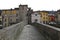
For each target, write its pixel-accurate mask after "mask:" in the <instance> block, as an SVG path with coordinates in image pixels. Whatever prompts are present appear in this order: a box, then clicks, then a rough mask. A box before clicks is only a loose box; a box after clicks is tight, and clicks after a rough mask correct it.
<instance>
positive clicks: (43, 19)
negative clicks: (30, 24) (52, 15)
mask: <svg viewBox="0 0 60 40" xmlns="http://www.w3.org/2000/svg"><path fill="white" fill-rule="evenodd" d="M40 15H41V23H45V24H46V23H48V21H49V20H48V19H49V17H48V11H40Z"/></svg>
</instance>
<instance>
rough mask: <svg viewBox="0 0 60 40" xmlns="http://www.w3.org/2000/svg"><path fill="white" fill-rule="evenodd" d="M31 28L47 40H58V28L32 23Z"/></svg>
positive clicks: (59, 30)
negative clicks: (34, 28)
mask: <svg viewBox="0 0 60 40" xmlns="http://www.w3.org/2000/svg"><path fill="white" fill-rule="evenodd" d="M33 26H35V27H36V28H37V29H38V30H39V31H40V33H41V34H43V35H44V36H45V37H46V39H47V40H60V28H57V27H53V26H50V25H46V24H37V23H34V24H33Z"/></svg>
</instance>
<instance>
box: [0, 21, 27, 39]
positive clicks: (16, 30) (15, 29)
mask: <svg viewBox="0 0 60 40" xmlns="http://www.w3.org/2000/svg"><path fill="white" fill-rule="evenodd" d="M25 25H26V23H25V22H20V23H17V24H14V25H12V26H9V27H6V28H4V29H1V30H0V40H15V39H16V38H17V36H18V35H19V34H20V32H21V31H22V29H23V27H24V26H25Z"/></svg>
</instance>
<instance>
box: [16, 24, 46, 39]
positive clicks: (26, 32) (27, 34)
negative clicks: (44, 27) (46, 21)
mask: <svg viewBox="0 0 60 40" xmlns="http://www.w3.org/2000/svg"><path fill="white" fill-rule="evenodd" d="M17 40H45V38H44V37H43V36H42V35H41V34H40V33H39V32H38V31H37V30H36V28H35V27H33V26H31V25H26V26H25V27H24V29H23V31H22V32H21V34H20V35H19V37H18V38H17Z"/></svg>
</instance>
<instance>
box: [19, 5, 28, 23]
mask: <svg viewBox="0 0 60 40" xmlns="http://www.w3.org/2000/svg"><path fill="white" fill-rule="evenodd" d="M27 11H28V6H27V5H19V14H20V21H25V22H26V23H27Z"/></svg>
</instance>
